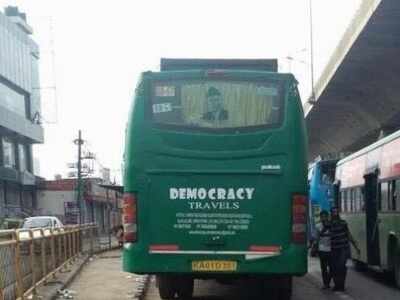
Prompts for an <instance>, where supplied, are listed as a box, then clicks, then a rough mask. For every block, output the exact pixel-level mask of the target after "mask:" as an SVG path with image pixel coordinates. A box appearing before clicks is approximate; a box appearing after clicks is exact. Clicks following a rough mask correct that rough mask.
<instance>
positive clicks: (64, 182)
mask: <svg viewBox="0 0 400 300" xmlns="http://www.w3.org/2000/svg"><path fill="white" fill-rule="evenodd" d="M82 186H83V193H82V204H81V209H79V204H78V202H77V179H75V178H68V179H56V180H48V181H43V182H42V183H41V184H40V190H39V192H38V203H37V210H36V213H37V214H38V215H51V216H56V217H58V218H59V219H60V220H61V221H62V222H63V223H64V224H77V223H79V219H80V218H79V216H80V213H81V214H82V221H83V222H84V223H96V224H97V225H98V228H99V230H100V232H107V231H108V230H109V229H111V228H114V227H116V226H118V225H120V224H121V209H122V206H121V204H122V193H120V192H118V191H115V190H113V189H112V186H110V188H109V187H107V186H106V187H105V186H103V180H101V179H99V178H85V179H83V184H82Z"/></svg>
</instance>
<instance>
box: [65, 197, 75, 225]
mask: <svg viewBox="0 0 400 300" xmlns="http://www.w3.org/2000/svg"><path fill="white" fill-rule="evenodd" d="M64 215H65V223H66V224H78V223H79V206H78V203H77V202H76V201H68V202H64Z"/></svg>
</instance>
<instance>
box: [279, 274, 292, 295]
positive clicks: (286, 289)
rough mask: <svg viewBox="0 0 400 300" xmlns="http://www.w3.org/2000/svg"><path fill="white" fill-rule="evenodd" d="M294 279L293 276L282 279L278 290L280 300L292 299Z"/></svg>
mask: <svg viewBox="0 0 400 300" xmlns="http://www.w3.org/2000/svg"><path fill="white" fill-rule="evenodd" d="M292 289H293V280H292V276H287V277H284V278H282V279H281V283H280V285H279V291H278V297H277V298H278V300H290V299H291V298H292Z"/></svg>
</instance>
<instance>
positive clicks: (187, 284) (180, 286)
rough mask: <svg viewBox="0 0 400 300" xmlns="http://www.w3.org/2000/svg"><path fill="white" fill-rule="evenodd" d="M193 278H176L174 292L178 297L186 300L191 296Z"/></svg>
mask: <svg viewBox="0 0 400 300" xmlns="http://www.w3.org/2000/svg"><path fill="white" fill-rule="evenodd" d="M193 289H194V279H193V278H190V277H181V278H179V279H178V280H177V286H176V293H177V294H178V299H182V300H188V299H191V298H192V296H193Z"/></svg>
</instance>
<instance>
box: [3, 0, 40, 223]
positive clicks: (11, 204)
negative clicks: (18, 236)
mask: <svg viewBox="0 0 400 300" xmlns="http://www.w3.org/2000/svg"><path fill="white" fill-rule="evenodd" d="M31 34H32V29H31V28H30V26H29V25H28V24H27V22H26V16H25V14H23V13H20V12H19V11H18V8H16V7H7V8H5V10H4V13H2V12H0V223H1V220H2V219H4V218H22V217H26V216H29V215H32V214H33V212H34V209H35V205H36V188H37V184H36V177H35V175H34V172H33V167H34V166H33V157H32V145H33V144H36V143H43V141H44V138H43V127H42V126H41V124H40V115H41V107H40V89H39V87H40V84H39V67H38V61H39V47H38V45H37V44H36V43H35V42H34V41H33V40H32V38H31Z"/></svg>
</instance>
